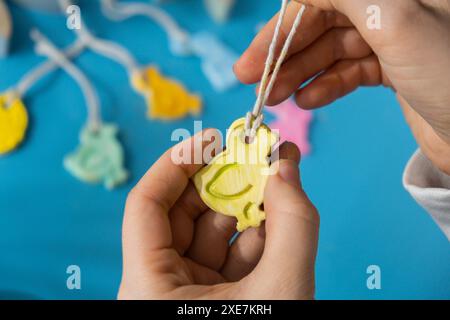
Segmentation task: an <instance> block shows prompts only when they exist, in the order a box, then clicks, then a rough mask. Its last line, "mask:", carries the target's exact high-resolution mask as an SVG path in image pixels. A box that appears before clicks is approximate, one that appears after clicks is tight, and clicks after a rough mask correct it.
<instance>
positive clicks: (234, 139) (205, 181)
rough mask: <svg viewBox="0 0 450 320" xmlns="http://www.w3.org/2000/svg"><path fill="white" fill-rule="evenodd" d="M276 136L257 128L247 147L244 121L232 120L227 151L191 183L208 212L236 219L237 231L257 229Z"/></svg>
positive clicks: (218, 156) (261, 217)
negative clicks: (211, 211)
mask: <svg viewBox="0 0 450 320" xmlns="http://www.w3.org/2000/svg"><path fill="white" fill-rule="evenodd" d="M277 142H278V135H276V134H275V133H273V132H271V131H270V129H269V128H268V127H267V126H266V125H264V124H263V125H261V126H260V127H259V128H258V130H257V131H256V135H255V137H254V139H253V141H252V142H251V143H246V141H245V118H242V119H239V120H236V121H235V122H234V123H233V124H232V125H231V127H230V129H229V131H228V136H227V148H226V150H225V151H223V152H222V153H220V154H219V155H217V156H216V157H215V158H214V159H213V160H212V161H211V163H210V164H209V165H207V166H206V167H204V168H203V169H201V170H200V171H199V172H198V173H197V174H196V175H195V176H194V177H193V181H194V184H195V187H196V189H197V191H198V192H199V194H200V197H201V198H202V200H203V201H204V202H205V203H206V205H208V207H210V208H211V209H212V210H214V211H216V212H218V213H221V214H224V215H226V216H232V217H236V218H237V230H238V231H239V232H242V231H244V230H245V229H247V228H249V227H259V226H260V224H261V221H263V220H264V219H265V218H266V215H265V212H264V211H263V209H262V203H263V199H264V189H265V186H266V182H267V179H268V176H269V174H270V162H269V155H270V153H271V149H272V146H273V145H275V144H276V143H277Z"/></svg>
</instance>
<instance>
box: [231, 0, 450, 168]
mask: <svg viewBox="0 0 450 320" xmlns="http://www.w3.org/2000/svg"><path fill="white" fill-rule="evenodd" d="M298 2H303V3H305V4H308V5H312V6H315V8H313V7H308V8H307V10H306V12H305V15H304V18H303V21H302V24H301V26H300V28H299V31H298V34H297V35H296V38H295V39H294V43H293V45H292V48H291V51H290V54H289V58H288V60H287V61H286V62H285V63H284V66H283V67H282V69H281V72H280V75H279V78H278V80H277V83H276V85H275V88H274V90H273V92H272V94H271V96H270V98H269V104H270V105H275V104H278V103H279V102H281V101H283V100H285V99H287V98H288V97H289V96H290V95H292V94H293V93H295V99H296V101H297V104H298V105H299V106H301V107H303V108H306V109H312V108H317V107H320V106H324V105H326V104H329V103H331V102H332V101H334V100H336V99H338V98H340V97H342V96H344V95H346V94H348V93H350V92H351V91H353V90H355V89H356V88H357V87H359V86H374V85H380V84H382V85H385V86H390V87H392V88H393V89H394V90H396V92H397V95H398V98H399V101H400V103H401V105H402V107H403V110H404V112H405V115H406V118H407V120H408V123H409V124H410V126H411V128H412V131H413V133H414V135H415V137H416V139H417V141H418V143H419V144H420V146H421V148H422V150H423V151H424V152H425V154H426V155H427V156H428V157H429V158H430V160H431V161H433V162H434V163H435V165H437V166H438V167H439V168H440V169H441V170H443V171H444V172H446V173H448V174H450V161H449V160H448V159H450V76H449V70H450V38H449V33H450V5H449V2H448V0H420V1H419V0H395V1H392V0H301V1H300V0H299V1H298ZM371 5H377V6H378V7H379V8H380V9H381V29H380V30H371V29H369V27H368V25H367V21H368V18H369V16H370V14H368V13H367V9H368V7H369V6H371ZM299 7H300V3H295V2H293V3H290V5H289V8H288V11H287V14H286V19H285V22H284V26H283V29H282V30H283V31H284V32H282V33H281V38H282V40H284V38H285V37H286V34H287V33H288V32H289V29H290V28H291V26H292V23H293V20H294V18H295V15H296V14H297V12H298V10H299ZM318 8H320V9H318ZM323 10H326V11H323ZM275 23H276V18H274V19H272V21H270V22H269V23H268V25H267V26H266V27H265V28H264V29H263V30H262V31H261V32H260V33H259V35H258V36H257V37H256V39H255V40H254V41H253V43H252V44H251V46H250V47H249V48H248V50H247V51H246V52H245V53H244V54H243V56H242V57H241V58H240V60H239V61H238V62H237V63H236V65H235V72H236V75H237V76H238V78H239V79H240V80H241V81H242V82H244V83H256V82H257V81H259V80H260V78H261V75H262V72H263V68H264V61H265V59H266V55H267V52H268V47H269V44H270V40H271V38H272V35H273V30H274V26H275ZM280 42H284V41H280ZM315 76H317V78H316V79H314V80H313V81H312V82H311V83H310V84H308V85H307V86H305V87H304V88H302V89H299V87H300V86H301V85H302V84H304V83H305V82H306V81H307V80H309V79H311V78H313V77H315ZM380 125H382V124H380Z"/></svg>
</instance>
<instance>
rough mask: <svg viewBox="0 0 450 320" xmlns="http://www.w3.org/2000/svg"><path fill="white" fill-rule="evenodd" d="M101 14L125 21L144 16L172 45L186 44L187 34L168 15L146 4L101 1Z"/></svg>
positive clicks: (110, 0)
mask: <svg viewBox="0 0 450 320" xmlns="http://www.w3.org/2000/svg"><path fill="white" fill-rule="evenodd" d="M101 5H102V11H103V14H104V15H105V16H107V17H109V18H110V19H113V20H125V19H128V18H130V17H133V16H136V15H142V16H146V17H148V18H150V19H152V20H153V21H155V22H156V23H157V24H159V25H160V26H161V28H163V29H164V30H165V31H166V33H167V34H168V36H169V38H170V40H171V42H172V44H176V43H180V44H184V43H187V42H188V40H189V34H188V33H187V32H186V31H185V30H183V29H182V28H181V27H180V26H179V25H178V24H177V22H176V21H175V19H173V18H172V17H171V16H170V15H168V14H167V13H166V12H164V11H163V10H161V9H159V8H158V7H156V6H153V5H151V4H148V3H140V2H127V3H117V1H116V0H101Z"/></svg>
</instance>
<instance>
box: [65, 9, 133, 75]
mask: <svg viewBox="0 0 450 320" xmlns="http://www.w3.org/2000/svg"><path fill="white" fill-rule="evenodd" d="M59 3H60V6H61V9H62V10H63V11H64V12H65V13H66V10H65V9H66V8H67V7H69V6H71V5H72V4H73V3H72V1H70V0H59ZM66 14H67V13H66ZM74 31H75V33H76V34H77V36H78V38H79V39H80V40H81V41H82V42H83V43H84V44H85V46H86V47H88V48H90V49H91V50H93V51H94V52H97V53H98V54H100V55H102V56H105V57H108V58H110V59H112V60H115V61H116V62H118V63H119V64H121V65H123V66H124V67H125V68H126V69H127V71H128V73H129V75H130V76H131V75H133V74H134V73H136V72H139V70H140V66H139V64H138V63H137V62H136V60H135V59H134V57H133V56H132V55H131V53H130V52H129V51H128V50H127V49H125V48H124V47H122V46H120V45H119V44H117V43H115V42H112V41H107V40H102V39H98V38H96V37H95V36H93V35H92V33H91V32H90V31H89V29H88V28H87V27H86V24H85V23H84V21H83V20H82V22H81V28H80V29H75V30H74Z"/></svg>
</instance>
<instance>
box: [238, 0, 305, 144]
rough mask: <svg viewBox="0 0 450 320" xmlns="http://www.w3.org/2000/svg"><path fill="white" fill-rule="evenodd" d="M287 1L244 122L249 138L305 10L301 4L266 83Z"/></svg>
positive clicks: (259, 118) (252, 136)
mask: <svg viewBox="0 0 450 320" xmlns="http://www.w3.org/2000/svg"><path fill="white" fill-rule="evenodd" d="M287 3H288V0H282V4H281V10H280V13H279V16H278V21H277V25H276V27H275V31H274V35H273V38H272V42H271V44H270V47H269V53H268V55H267V59H266V63H265V67H264V72H263V75H262V78H261V84H260V88H259V93H258V97H257V99H256V102H255V105H254V107H253V111H252V112H249V113H248V115H247V118H246V123H245V131H246V136H247V137H250V140H252V139H253V138H254V136H255V134H256V131H257V130H258V128H259V127H260V126H261V124H262V122H263V114H262V111H263V108H264V106H265V105H266V102H267V99H268V97H269V95H270V93H271V92H272V89H273V86H274V84H275V81H276V79H277V76H278V73H279V72H280V69H281V66H282V65H283V62H284V59H285V58H286V56H287V54H288V51H289V48H290V46H291V44H292V41H293V39H294V36H295V33H296V32H297V29H298V27H299V25H300V23H301V21H302V17H303V14H304V12H305V10H306V6H305V5H302V6H301V8H300V10H299V12H298V14H297V16H296V18H295V21H294V24H293V26H292V28H291V31H290V32H289V35H288V37H287V38H286V41H285V43H284V45H283V48H282V50H281V53H280V56H279V57H278V59H277V62H276V64H275V68H274V69H273V72H272V76H271V79H270V81H269V83H268V84H267V81H268V79H269V76H270V72H271V70H272V66H273V62H274V60H275V51H276V48H277V43H278V38H279V33H280V29H281V25H282V23H283V20H284V17H285V14H286V9H287Z"/></svg>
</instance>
